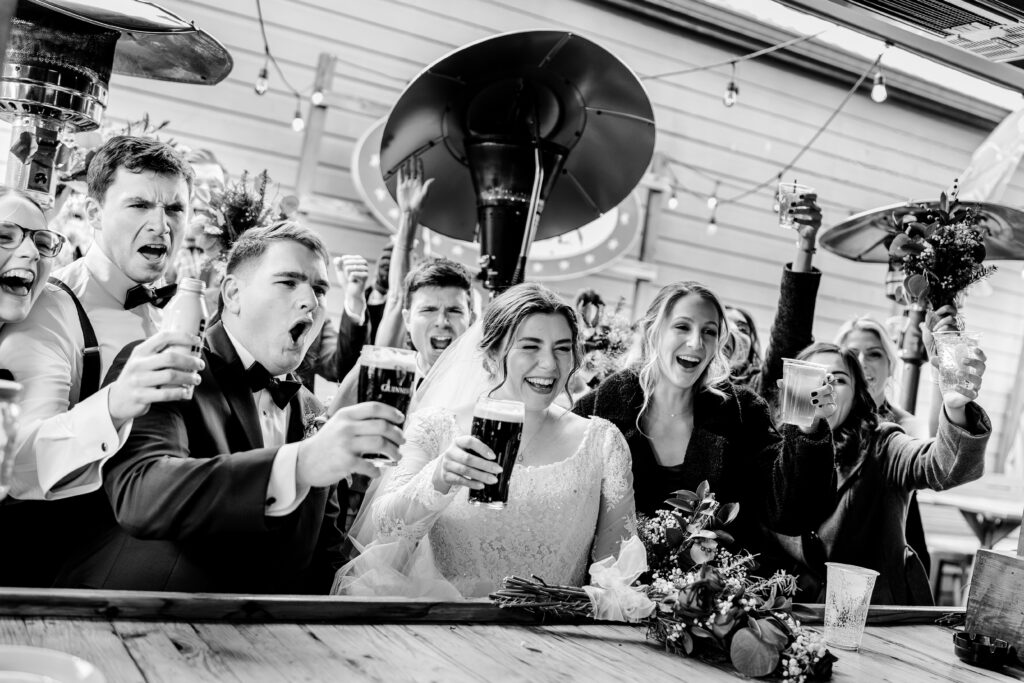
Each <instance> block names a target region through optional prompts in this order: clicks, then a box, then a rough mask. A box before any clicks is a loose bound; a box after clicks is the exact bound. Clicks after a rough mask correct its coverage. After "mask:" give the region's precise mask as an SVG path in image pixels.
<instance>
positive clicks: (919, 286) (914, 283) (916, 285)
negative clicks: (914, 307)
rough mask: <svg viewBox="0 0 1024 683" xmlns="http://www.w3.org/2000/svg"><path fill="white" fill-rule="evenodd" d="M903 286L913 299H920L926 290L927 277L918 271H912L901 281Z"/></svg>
mask: <svg viewBox="0 0 1024 683" xmlns="http://www.w3.org/2000/svg"><path fill="white" fill-rule="evenodd" d="M903 288H904V289H905V290H907V294H909V295H910V296H911V297H913V298H914V299H920V298H921V297H922V296H924V295H925V294H926V293H927V292H928V278H926V277H925V276H924V275H921V274H920V273H914V274H913V275H909V276H907V279H906V280H904V281H903Z"/></svg>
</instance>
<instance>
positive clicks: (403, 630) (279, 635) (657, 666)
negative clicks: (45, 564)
mask: <svg viewBox="0 0 1024 683" xmlns="http://www.w3.org/2000/svg"><path fill="white" fill-rule="evenodd" d="M949 612H950V610H948V609H944V608H928V609H912V610H902V609H899V608H883V609H875V610H873V611H872V616H871V622H872V624H871V625H869V627H868V629H867V632H866V633H865V636H864V641H863V644H862V648H861V650H860V652H843V651H837V652H836V654H837V655H838V656H839V662H837V663H836V665H835V670H834V676H833V680H835V681H837V682H842V681H870V682H871V683H881V682H883V681H892V682H894V683H903V682H904V681H944V682H947V683H948V682H950V681H957V682H959V681H1011V680H1024V670H1022V669H1020V668H1007V667H1004V668H1002V669H1000V670H999V671H997V672H993V671H988V670H986V669H979V668H976V667H971V666H968V665H966V664H964V663H962V662H961V661H960V660H958V659H957V658H956V656H955V655H954V654H953V646H952V632H951V631H950V630H949V629H948V628H943V627H940V626H936V625H934V624H933V623H932V622H933V621H934V619H935V618H937V617H939V616H941V615H943V614H947V613H949ZM820 613H821V611H820V606H807V607H806V608H805V609H804V610H803V611H802V614H803V615H804V616H805V617H806V619H807V621H813V620H814V619H815V618H816V617H817V616H820ZM0 643H2V644H5V645H31V646H36V647H45V648H50V649H54V650H60V651H62V652H66V653H69V654H73V655H77V656H79V657H81V658H83V659H85V660H87V661H89V662H91V663H92V664H94V665H95V666H96V667H98V668H99V669H100V670H101V671H102V672H103V674H104V675H105V676H106V679H107V681H108V682H109V683H117V682H120V681H218V682H220V681H238V682H249V681H481V680H486V681H524V682H525V681H531V682H533V681H575V680H581V681H605V680H617V681H645V682H652V681H663V680H664V681H668V680H673V681H709V682H712V683H713V682H715V681H736V680H741V679H742V678H743V677H742V676H740V675H739V674H736V673H733V672H731V671H730V670H729V669H728V668H727V667H725V666H718V665H714V664H709V663H706V662H702V661H699V660H694V659H685V658H682V657H679V656H676V655H670V654H667V653H666V652H664V651H663V650H662V649H661V648H660V647H659V646H658V645H657V644H656V643H654V642H652V641H649V640H647V638H646V634H645V629H643V628H640V627H632V626H626V625H618V624H599V623H594V622H587V623H582V624H567V623H557V624H554V623H548V624H545V623H541V622H540V620H539V619H537V618H535V617H533V616H531V615H528V614H523V613H521V612H518V611H510V610H499V609H498V608H496V607H494V606H492V605H490V604H488V603H485V602H462V603H438V602H430V601H407V600H385V599H380V600H365V599H349V598H319V597H309V596H301V597H299V596H283V597H277V596H232V595H202V594H195V595H186V594H175V593H136V592H117V591H102V592H101V591H71V590H61V591H31V590H19V589H0Z"/></svg>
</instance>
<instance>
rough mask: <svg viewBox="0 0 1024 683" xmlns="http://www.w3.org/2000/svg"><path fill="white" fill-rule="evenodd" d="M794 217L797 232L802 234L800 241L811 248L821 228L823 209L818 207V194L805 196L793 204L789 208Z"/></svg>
mask: <svg viewBox="0 0 1024 683" xmlns="http://www.w3.org/2000/svg"><path fill="white" fill-rule="evenodd" d="M789 212H790V213H791V214H792V215H793V222H794V223H795V224H796V231H797V232H798V233H799V234H800V240H801V241H802V242H804V243H806V244H809V245H810V246H811V247H813V246H814V240H815V238H816V237H817V235H818V230H819V229H820V228H821V207H820V206H818V195H817V194H813V193H811V194H805V195H801V196H800V198H799V199H798V200H797V201H795V202H793V204H791V205H790V207H789Z"/></svg>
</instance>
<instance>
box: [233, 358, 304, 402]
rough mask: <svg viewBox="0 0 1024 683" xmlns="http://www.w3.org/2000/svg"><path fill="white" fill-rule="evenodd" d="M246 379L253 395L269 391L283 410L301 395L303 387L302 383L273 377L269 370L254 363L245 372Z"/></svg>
mask: <svg viewBox="0 0 1024 683" xmlns="http://www.w3.org/2000/svg"><path fill="white" fill-rule="evenodd" d="M245 379H246V381H248V382H249V389H251V390H252V393H254V394H255V393H256V392H257V391H263V390H264V389H266V390H267V391H269V392H270V397H271V398H272V399H274V403H276V404H277V407H278V408H280V409H281V410H284V409H285V406H287V405H288V403H289V402H290V401H291V400H292V398H294V397H295V394H297V393H299V389H300V388H301V387H302V382H297V381H295V380H291V379H277V378H276V377H272V376H271V374H270V373H269V372H267V369H266V368H265V367H263V366H262V365H260V364H259V363H253V364H252V366H251V367H250V368H249V369H248V370H246V371H245Z"/></svg>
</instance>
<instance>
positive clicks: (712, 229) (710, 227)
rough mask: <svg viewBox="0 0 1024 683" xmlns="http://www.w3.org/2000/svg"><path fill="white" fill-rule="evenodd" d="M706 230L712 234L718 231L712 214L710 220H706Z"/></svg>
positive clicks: (716, 222)
mask: <svg viewBox="0 0 1024 683" xmlns="http://www.w3.org/2000/svg"><path fill="white" fill-rule="evenodd" d="M707 232H708V234H709V235H714V234H715V233H716V232H718V221H716V220H715V217H714V216H712V217H711V220H709V221H708V228H707Z"/></svg>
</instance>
